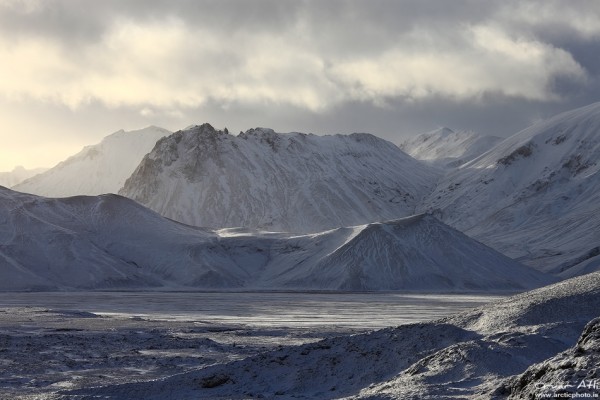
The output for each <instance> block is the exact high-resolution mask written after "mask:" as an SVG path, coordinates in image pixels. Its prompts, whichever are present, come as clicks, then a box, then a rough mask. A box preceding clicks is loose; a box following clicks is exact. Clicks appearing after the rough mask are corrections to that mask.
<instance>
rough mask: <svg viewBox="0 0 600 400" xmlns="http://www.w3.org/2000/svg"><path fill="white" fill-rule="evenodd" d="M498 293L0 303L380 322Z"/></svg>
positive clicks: (458, 306)
mask: <svg viewBox="0 0 600 400" xmlns="http://www.w3.org/2000/svg"><path fill="white" fill-rule="evenodd" d="M499 298H502V296H498V295H464V294H399V293H323V292H318V293H314V292H308V293H307V292H303V293H298V292H276V293H274V292H218V293H216V292H64V293H63V292H52V293H0V307H46V308H50V309H59V310H81V311H88V312H92V313H95V314H100V315H122V316H139V317H142V318H151V319H158V320H178V321H181V322H183V321H186V322H197V323H206V324H216V325H230V324H238V325H245V326H248V327H269V326H276V327H289V328H302V327H307V328H308V327H312V328H318V327H326V326H335V327H346V328H363V329H364V328H366V329H371V328H382V327H388V326H396V325H401V324H406V323H412V322H420V321H426V320H432V319H437V318H441V317H445V316H448V315H451V314H454V313H456V312H460V311H462V310H465V309H469V308H473V307H477V306H479V305H482V304H485V303H487V302H490V301H493V300H496V299H499Z"/></svg>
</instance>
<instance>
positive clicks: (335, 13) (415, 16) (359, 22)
mask: <svg viewBox="0 0 600 400" xmlns="http://www.w3.org/2000/svg"><path fill="white" fill-rule="evenodd" d="M596 101H600V1H597V0H589V1H585V0H564V1H558V0H556V1H553V0H539V1H522V0H518V1H517V0H498V1H484V0H480V1H475V0H452V1H450V0H437V1H434V0H431V1H426V0H414V1H408V0H407V1H403V0H396V1H381V0H369V1H366V0H364V1H359V0H356V1H337V0H328V1H323V0H315V1H301V0H295V1H291V0H290V1H288V0H256V1H255V0H237V1H234V0H214V1H209V0H206V1H204V0H161V1H158V0H102V1H97V0H0V122H1V124H0V139H1V143H2V145H1V146H0V171H2V170H10V169H12V167H14V166H15V165H24V166H26V167H28V168H32V167H38V166H53V165H54V164H55V163H56V162H58V161H60V160H62V159H64V158H65V157H66V156H68V155H71V154H73V153H75V152H77V151H78V150H80V148H81V147H82V146H83V145H86V144H93V143H96V142H98V141H99V140H100V139H101V138H102V137H104V136H106V135H108V134H110V133H112V132H114V131H116V130H118V129H121V128H124V129H126V130H130V129H138V128H142V127H145V126H148V125H158V126H162V127H165V128H167V129H171V130H177V129H181V128H184V127H186V126H188V125H190V124H194V123H203V122H209V123H211V124H212V125H213V126H215V127H217V128H224V127H227V128H229V130H230V131H232V132H238V131H240V130H246V129H248V128H251V127H256V126H263V127H271V128H274V129H275V130H277V131H281V132H289V131H301V132H313V133H317V134H326V133H351V132H370V133H374V134H376V135H379V136H382V137H385V138H387V139H390V140H392V141H395V142H399V141H401V140H402V138H403V137H406V136H409V135H412V134H416V133H421V132H425V131H429V130H432V129H435V128H437V127H439V126H448V127H450V128H453V129H469V130H475V131H478V132H481V133H485V134H495V135H503V136H506V135H509V134H512V133H514V132H516V131H518V130H520V129H522V128H524V127H525V126H527V125H529V124H530V123H532V122H535V121H536V120H539V119H541V118H544V117H547V116H550V115H552V114H555V113H557V112H561V111H565V110H568V109H571V108H575V107H578V106H582V105H585V104H589V103H592V102H596Z"/></svg>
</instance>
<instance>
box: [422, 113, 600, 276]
mask: <svg viewBox="0 0 600 400" xmlns="http://www.w3.org/2000/svg"><path fill="white" fill-rule="evenodd" d="M599 160H600V103H595V104H592V105H589V106H587V107H582V108H579V109H576V110H572V111H569V112H565V113H563V114H559V115H557V116H555V117H553V118H550V119H548V120H546V121H543V122H539V123H537V124H535V125H533V126H531V127H529V128H527V129H525V130H523V131H521V132H519V133H517V134H516V135H514V136H512V137H510V138H508V139H506V140H504V141H503V142H501V143H500V144H498V145H496V146H495V147H494V148H493V149H492V150H490V151H488V152H487V153H485V154H483V155H482V156H480V157H479V158H477V159H475V160H473V161H471V162H469V163H467V164H465V165H463V166H461V167H460V168H458V169H457V170H455V171H453V172H450V173H449V174H448V175H447V176H445V177H444V178H443V179H442V180H441V181H440V183H439V184H438V187H437V189H436V190H435V191H434V192H433V193H432V194H431V195H430V196H429V197H428V198H427V199H426V200H425V202H424V204H423V205H422V206H421V208H420V209H421V210H423V211H430V212H433V213H434V215H436V216H437V217H438V218H440V219H441V220H442V221H444V222H446V223H447V224H449V225H451V226H453V227H455V228H457V229H459V230H461V231H462V232H465V233H466V234H468V235H469V236H471V237H474V238H476V239H478V240H481V241H482V242H483V243H486V244H488V245H489V246H491V247H493V248H495V249H496V250H499V251H501V252H502V253H503V254H506V255H508V256H509V257H512V258H517V259H519V260H521V261H523V262H525V263H526V264H529V265H532V266H535V267H537V268H539V269H542V270H545V271H552V272H554V273H562V275H561V276H563V277H568V276H573V275H575V274H577V273H581V272H585V271H588V272H591V271H592V270H597V266H598V263H597V262H596V263H595V264H594V265H595V267H594V266H593V265H590V264H587V267H585V266H579V267H577V268H574V269H572V271H569V270H570V269H571V268H572V267H574V266H576V265H578V264H581V263H582V262H586V263H589V261H588V260H590V259H592V258H593V257H596V256H598V255H599V254H600V235H599V233H598V232H599V230H598V227H599V226H600V161H599Z"/></svg>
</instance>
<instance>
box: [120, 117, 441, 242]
mask: <svg viewBox="0 0 600 400" xmlns="http://www.w3.org/2000/svg"><path fill="white" fill-rule="evenodd" d="M438 176H439V172H438V171H437V170H436V169H434V168H432V167H429V166H427V165H425V164H423V163H421V162H419V161H417V160H415V159H413V158H411V157H410V156H408V155H406V154H405V153H403V152H402V151H401V150H400V149H399V148H398V147H397V146H396V145H394V144H392V143H390V142H387V141H385V140H383V139H379V138H377V137H375V136H373V135H369V134H362V133H361V134H352V135H333V136H316V135H312V134H308V135H307V134H302V133H287V134H282V133H276V132H274V131H273V130H271V129H265V128H257V129H250V130H248V131H246V132H244V133H240V134H239V135H238V136H232V135H229V134H228V133H227V132H226V131H218V130H215V129H214V128H213V127H212V126H210V125H209V124H203V125H201V126H193V127H190V128H188V129H186V130H183V131H178V132H176V133H174V134H173V135H171V136H169V137H167V138H165V139H163V140H161V141H160V142H158V143H157V144H156V147H155V148H154V149H153V150H152V152H151V153H150V154H148V155H147V156H146V157H145V158H144V160H143V161H142V162H141V164H140V166H139V167H138V168H137V169H136V171H135V172H134V173H133V175H132V176H131V178H129V179H128V180H127V182H126V183H125V186H124V188H123V189H122V190H121V191H120V192H119V193H120V194H122V195H124V196H126V197H129V198H132V199H134V200H136V201H138V202H140V203H141V204H144V205H146V206H147V207H149V208H151V209H153V210H154V211H157V212H158V213H160V214H161V215H164V216H166V217H168V218H171V219H174V220H176V221H180V222H184V223H187V224H190V225H195V226H210V227H214V228H231V227H240V226H242V227H245V228H251V229H254V228H258V229H267V230H272V231H273V230H274V231H285V232H296V233H309V232H319V231H322V230H325V229H333V228H338V227H343V226H353V225H359V224H365V223H371V222H379V221H386V220H391V219H397V218H401V217H406V216H409V215H412V214H414V209H415V207H416V206H417V204H418V203H419V201H420V200H421V198H422V197H423V196H424V195H426V194H427V193H429V192H430V191H431V190H432V188H433V185H434V183H435V181H436V180H437V178H438Z"/></svg>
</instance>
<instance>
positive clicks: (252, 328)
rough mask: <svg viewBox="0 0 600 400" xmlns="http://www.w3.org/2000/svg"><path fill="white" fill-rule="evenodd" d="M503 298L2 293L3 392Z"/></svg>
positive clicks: (34, 394) (246, 353)
mask: <svg viewBox="0 0 600 400" xmlns="http://www.w3.org/2000/svg"><path fill="white" fill-rule="evenodd" d="M500 297H501V296H492V295H488V296H486V295H456V294H452V295H441V294H398V293H322V292H319V293H296V292H294V293H289V292H285V293H282V292H278V293H273V292H265V293H258V292H239V293H235V292H219V293H214V292H210V293H209V292H192V293H188V292H186V293H183V292H64V293H59V292H53V293H0V347H2V351H3V352H2V357H1V358H0V398H11V399H30V398H46V397H48V398H53V397H52V396H54V395H58V394H60V393H62V391H64V390H72V389H77V388H90V387H98V386H104V385H114V384H121V383H128V382H136V381H140V380H142V381H146V380H152V379H161V378H165V377H168V376H173V375H175V374H178V373H184V372H187V371H191V370H196V369H198V368H205V367H208V366H211V365H216V364H222V363H228V362H231V361H232V360H239V359H244V358H246V357H251V356H253V355H257V354H260V353H263V352H265V351H269V350H273V349H278V348H281V347H282V346H294V345H302V344H307V343H312V342H316V341H319V340H321V339H324V338H327V337H333V336H339V335H345V334H350V333H360V332H364V331H367V330H371V329H374V328H383V327H390V326H397V325H401V324H406V323H411V322H419V321H425V320H431V319H437V318H440V317H444V316H447V315H450V314H453V313H456V312H459V311H462V310H464V309H467V308H472V307H476V306H479V305H481V304H484V303H487V302H489V301H492V300H495V299H498V298H500ZM23 349H27V351H23Z"/></svg>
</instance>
